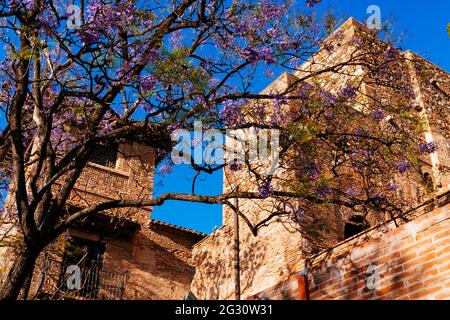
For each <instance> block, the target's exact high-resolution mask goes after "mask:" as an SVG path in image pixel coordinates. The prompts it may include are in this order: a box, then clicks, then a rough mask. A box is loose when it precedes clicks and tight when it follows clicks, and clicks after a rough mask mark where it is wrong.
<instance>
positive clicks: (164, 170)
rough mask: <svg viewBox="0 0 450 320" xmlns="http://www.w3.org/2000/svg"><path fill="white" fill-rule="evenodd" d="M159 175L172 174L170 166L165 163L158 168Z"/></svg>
mask: <svg viewBox="0 0 450 320" xmlns="http://www.w3.org/2000/svg"><path fill="white" fill-rule="evenodd" d="M158 172H159V174H170V173H172V166H171V165H170V164H168V163H165V164H163V165H161V166H160V167H159V171H158Z"/></svg>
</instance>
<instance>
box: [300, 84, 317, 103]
mask: <svg viewBox="0 0 450 320" xmlns="http://www.w3.org/2000/svg"><path fill="white" fill-rule="evenodd" d="M313 90H314V86H313V85H312V84H310V83H308V82H304V83H302V85H301V87H300V89H298V92H297V95H298V96H299V97H300V99H303V100H305V99H308V98H309V97H310V96H311V93H312V91H313Z"/></svg>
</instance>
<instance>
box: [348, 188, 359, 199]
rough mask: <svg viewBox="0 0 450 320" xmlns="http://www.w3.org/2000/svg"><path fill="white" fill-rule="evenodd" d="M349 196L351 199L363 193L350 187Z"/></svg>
mask: <svg viewBox="0 0 450 320" xmlns="http://www.w3.org/2000/svg"><path fill="white" fill-rule="evenodd" d="M347 194H348V195H349V196H351V197H357V196H359V195H360V194H361V191H360V190H359V189H358V188H355V187H349V188H348V189H347Z"/></svg>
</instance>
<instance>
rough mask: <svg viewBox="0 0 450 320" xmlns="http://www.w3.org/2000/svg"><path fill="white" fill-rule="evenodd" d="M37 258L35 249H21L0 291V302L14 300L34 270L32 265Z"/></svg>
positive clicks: (37, 252) (37, 254)
mask: <svg viewBox="0 0 450 320" xmlns="http://www.w3.org/2000/svg"><path fill="white" fill-rule="evenodd" d="M38 256H39V250H37V249H36V248H28V247H26V248H25V249H23V250H22V251H21V252H20V253H19V254H18V255H17V257H16V258H15V261H14V265H13V267H12V268H11V270H10V271H9V273H8V276H7V278H6V279H5V282H4V283H3V285H2V287H1V289H0V300H16V299H17V297H18V295H19V293H20V290H21V289H22V287H23V285H24V282H25V280H26V279H27V277H28V276H31V273H32V272H33V270H34V264H35V262H36V259H37V257H38Z"/></svg>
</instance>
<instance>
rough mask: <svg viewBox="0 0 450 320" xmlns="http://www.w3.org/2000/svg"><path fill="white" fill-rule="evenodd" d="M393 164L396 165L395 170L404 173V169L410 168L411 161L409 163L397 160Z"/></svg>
mask: <svg viewBox="0 0 450 320" xmlns="http://www.w3.org/2000/svg"><path fill="white" fill-rule="evenodd" d="M395 166H396V167H397V170H398V171H399V172H400V173H405V172H406V171H408V170H409V169H411V167H412V165H411V163H410V162H409V161H400V162H397V163H396V164H395Z"/></svg>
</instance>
